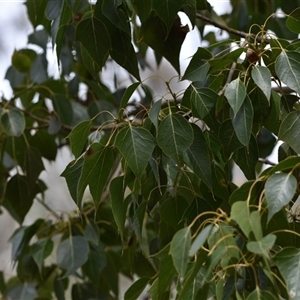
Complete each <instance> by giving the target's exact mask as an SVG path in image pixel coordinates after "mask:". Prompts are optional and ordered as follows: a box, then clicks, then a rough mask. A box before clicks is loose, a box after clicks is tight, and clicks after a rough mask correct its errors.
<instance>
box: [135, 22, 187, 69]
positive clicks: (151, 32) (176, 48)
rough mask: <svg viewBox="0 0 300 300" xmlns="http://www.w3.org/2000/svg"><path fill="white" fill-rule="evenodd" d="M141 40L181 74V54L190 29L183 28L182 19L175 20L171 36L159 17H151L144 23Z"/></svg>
mask: <svg viewBox="0 0 300 300" xmlns="http://www.w3.org/2000/svg"><path fill="white" fill-rule="evenodd" d="M141 29H142V30H141V33H140V34H141V39H142V41H143V42H145V43H146V44H147V45H149V46H150V47H151V48H152V49H153V50H155V51H156V52H158V53H159V54H160V55H162V56H163V57H165V58H166V59H167V60H168V61H169V62H170V63H171V65H172V66H173V67H174V68H175V70H176V71H177V72H178V73H179V74H180V66H179V54H180V49H181V45H182V43H183V41H184V39H185V36H186V33H187V32H188V27H187V26H184V27H182V26H181V24H180V19H179V18H176V19H175V20H174V23H173V26H172V28H171V31H170V32H169V34H167V28H166V25H165V23H164V22H163V21H162V20H161V19H160V18H159V17H151V18H149V19H147V21H146V22H144V23H142V28H141Z"/></svg>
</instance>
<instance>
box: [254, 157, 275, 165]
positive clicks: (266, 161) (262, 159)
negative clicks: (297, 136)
mask: <svg viewBox="0 0 300 300" xmlns="http://www.w3.org/2000/svg"><path fill="white" fill-rule="evenodd" d="M258 161H259V162H261V163H263V164H266V165H270V166H276V164H275V163H273V162H271V161H269V160H268V159H266V158H261V157H260V158H259V159H258Z"/></svg>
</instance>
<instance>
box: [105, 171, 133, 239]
mask: <svg viewBox="0 0 300 300" xmlns="http://www.w3.org/2000/svg"><path fill="white" fill-rule="evenodd" d="M109 191H110V200H111V208H112V213H113V216H114V219H115V222H116V224H117V227H118V230H119V232H120V235H121V237H122V239H123V235H124V230H125V228H124V224H125V219H126V213H127V208H128V204H129V201H130V196H129V197H127V198H126V199H125V200H124V178H123V176H122V177H116V178H114V179H113V180H112V181H111V183H110V186H109Z"/></svg>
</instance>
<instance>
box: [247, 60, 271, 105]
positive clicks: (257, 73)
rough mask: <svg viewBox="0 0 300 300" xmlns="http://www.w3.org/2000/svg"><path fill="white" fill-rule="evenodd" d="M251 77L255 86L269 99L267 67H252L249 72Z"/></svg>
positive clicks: (269, 87) (269, 82)
mask: <svg viewBox="0 0 300 300" xmlns="http://www.w3.org/2000/svg"><path fill="white" fill-rule="evenodd" d="M251 77H252V79H253V80H254V82H255V83H256V85H257V86H258V87H259V88H260V89H261V90H262V91H263V93H264V94H265V96H266V98H267V99H268V100H270V97H271V72H270V71H269V69H268V68H267V67H263V66H254V67H253V69H252V71H251Z"/></svg>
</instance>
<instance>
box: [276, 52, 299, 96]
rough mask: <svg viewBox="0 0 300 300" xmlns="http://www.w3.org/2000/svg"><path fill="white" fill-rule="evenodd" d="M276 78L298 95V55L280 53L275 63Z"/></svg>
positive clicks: (294, 53) (297, 53) (295, 53)
mask: <svg viewBox="0 0 300 300" xmlns="http://www.w3.org/2000/svg"><path fill="white" fill-rule="evenodd" d="M275 70H276V74H277V76H278V78H279V79H280V80H281V81H282V82H283V83H285V84H286V85H287V86H288V87H290V88H291V89H292V90H294V91H296V92H297V93H300V53H299V52H295V51H290V52H286V51H282V52H281V53H280V54H279V56H278V57H277V59H276V61H275Z"/></svg>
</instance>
